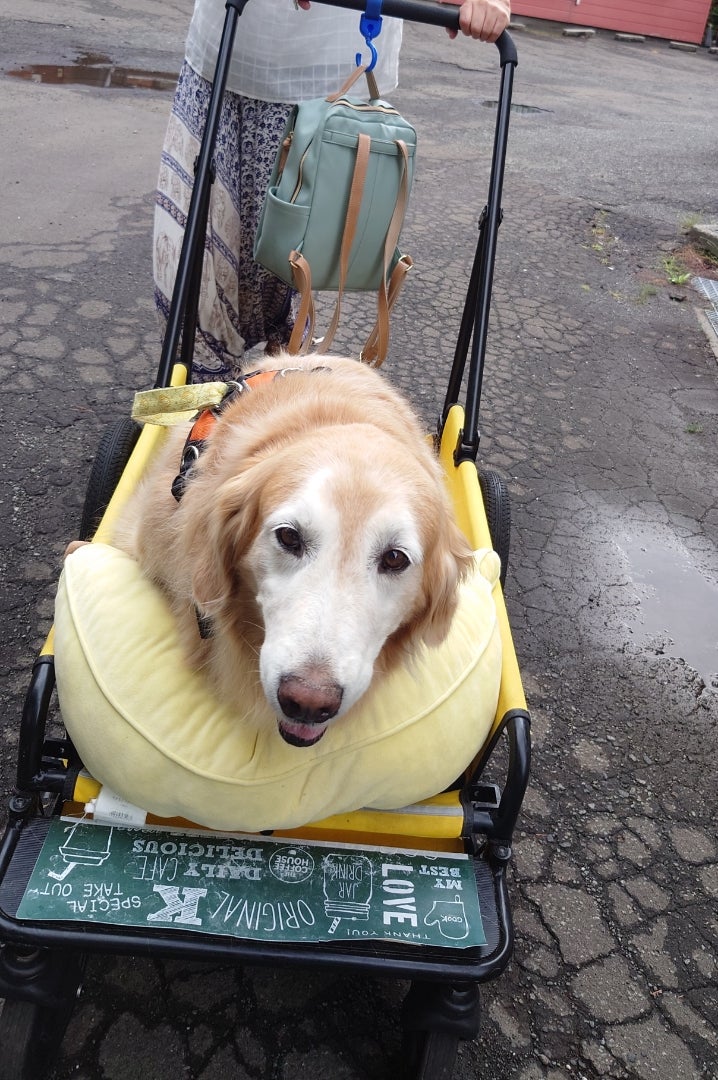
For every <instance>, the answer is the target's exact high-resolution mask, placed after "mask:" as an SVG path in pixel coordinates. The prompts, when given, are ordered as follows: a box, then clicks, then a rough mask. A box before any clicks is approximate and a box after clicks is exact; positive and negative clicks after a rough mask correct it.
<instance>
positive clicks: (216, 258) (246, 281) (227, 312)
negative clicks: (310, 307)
mask: <svg viewBox="0 0 718 1080" xmlns="http://www.w3.org/2000/svg"><path fill="white" fill-rule="evenodd" d="M211 89H212V87H211V83H209V82H208V81H207V80H206V79H203V78H202V77H201V76H200V75H198V74H197V73H196V72H195V71H194V70H193V69H192V68H191V67H190V66H189V64H187V63H186V62H185V63H184V65H183V67H182V70H181V72H180V76H179V80H178V84H177V90H176V92H175V98H174V104H173V106H172V113H171V116H170V121H169V125H168V128H167V136H166V138H165V143H164V147H163V151H162V159H161V165H160V175H159V180H158V184H157V194H156V207H155V227H154V260H153V261H154V279H155V304H156V306H157V310H158V312H159V313H160V316H161V319H162V320H163V321H164V323H166V320H167V316H168V314H169V306H170V297H171V295H172V289H173V286H174V280H175V275H176V272H177V263H178V260H179V255H180V250H181V247H182V238H183V236H184V226H185V222H186V219H187V213H188V210H189V203H190V196H191V192H192V183H193V169H194V161H195V159H196V157H197V155H198V153H199V146H200V141H201V138H202V132H203V130H204V124H205V119H206V116H207V108H208V105H209V97H210V93H211ZM290 107H291V106H289V105H284V104H275V103H272V102H266V101H255V100H252V99H249V98H244V97H241V96H239V95H237V94H232V93H226V94H225V97H224V102H223V105H222V112H221V118H220V123H219V131H218V134H217V143H216V148H215V166H216V179H215V182H214V184H213V185H212V194H211V203H210V211H209V225H208V229H207V238H206V241H205V252H204V263H203V269H202V286H201V290H200V299H199V316H198V323H199V326H198V333H197V340H196V345H195V357H194V363H193V375H192V377H193V379H194V381H195V382H201V381H203V380H205V381H206V380H211V379H227V378H232V377H233V376H235V375H237V374H238V372H239V371H240V369H241V367H242V360H243V356H244V353H245V352H246V351H248V350H249V349H251V348H253V347H254V346H255V345H256V344H258V343H259V342H266V343H267V351H268V352H273V351H276V349H277V348H278V347H280V346H281V345H284V344H286V342H287V341H288V340H289V336H290V334H291V331H292V324H293V321H292V296H293V293H292V289H291V288H290V287H289V286H288V285H286V284H285V283H284V282H283V281H280V280H279V278H276V277H275V276H274V275H273V274H270V273H269V272H268V271H267V270H264V269H263V268H262V267H260V266H258V265H257V264H256V263H255V262H254V260H253V258H252V248H253V244H254V234H255V232H256V229H257V224H258V222H259V216H260V214H261V211H262V205H263V202H264V195H265V192H266V189H267V185H268V183H269V177H270V174H271V171H272V165H273V162H274V157H275V154H276V150H277V146H278V145H279V140H280V138H281V134H282V131H283V129H284V124H285V122H286V119H287V116H288V114H289V110H290Z"/></svg>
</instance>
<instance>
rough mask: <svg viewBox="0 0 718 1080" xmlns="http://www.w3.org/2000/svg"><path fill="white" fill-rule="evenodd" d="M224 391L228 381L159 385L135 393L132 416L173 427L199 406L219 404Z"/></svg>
mask: <svg viewBox="0 0 718 1080" xmlns="http://www.w3.org/2000/svg"><path fill="white" fill-rule="evenodd" d="M226 393H227V383H224V382H207V383H191V384H190V385H189V386H161V387H158V388H157V389H155V390H140V391H139V392H138V393H136V394H135V400H134V403H133V405H132V419H133V420H136V421H137V422H138V423H140V424H158V425H159V426H160V427H172V425H173V424H181V423H182V422H183V421H185V420H191V419H192V417H193V416H194V415H195V414H196V413H198V412H200V410H202V409H210V408H212V407H213V406H215V405H219V404H220V402H221V401H222V399H223V398H224V397H225V395H226Z"/></svg>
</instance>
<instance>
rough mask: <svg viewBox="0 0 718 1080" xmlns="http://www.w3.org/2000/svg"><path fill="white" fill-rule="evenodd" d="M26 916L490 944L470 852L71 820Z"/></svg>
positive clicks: (29, 893) (275, 934) (59, 829)
mask: <svg viewBox="0 0 718 1080" xmlns="http://www.w3.org/2000/svg"><path fill="white" fill-rule="evenodd" d="M17 917H18V918H19V919H28V920H33V921H35V920H50V921H61V922H66V921H68V920H69V921H73V922H97V923H107V924H111V925H113V926H135V927H144V928H148V927H153V926H158V927H162V928H163V929H167V928H170V927H176V928H177V929H181V930H194V931H197V932H199V933H209V934H224V935H227V936H230V937H235V938H248V939H252V940H255V941H280V942H300V941H301V942H308V941H356V940H361V939H371V938H374V939H382V940H396V941H402V942H409V943H414V944H417V945H424V946H426V945H432V946H443V947H445V948H452V949H457V948H459V949H464V948H470V947H473V946H476V945H483V944H485V942H486V938H485V935H484V929H483V924H482V920H481V912H480V911H479V902H478V896H477V892H476V885H475V881H474V874H473V867H472V861H471V859H470V858H468V857H467V856H465V855H454V854H443V853H442V854H430V853H426V852H416V851H403V850H400V851H392V850H386V849H379V848H360V847H353V846H347V845H332V844H325V843H315V842H306V841H301V842H295V841H291V840H280V839H264V838H258V837H256V836H240V835H231V836H229V835H222V834H219V835H217V834H211V833H204V832H187V833H176V832H171V831H169V830H166V829H152V830H149V829H127V828H119V827H117V826H111V825H96V824H94V823H92V822H88V821H77V820H71V819H56V820H54V821H53V822H52V823H51V825H50V829H49V831H48V834H47V837H46V839H45V842H44V844H43V847H42V850H41V852H40V855H39V856H38V859H37V863H36V865H35V868H34V870H33V872H32V874H31V876H30V880H29V882H28V884H27V888H26V889H25V894H24V896H23V898H22V900H21V902H20V907H19V908H18V912H17Z"/></svg>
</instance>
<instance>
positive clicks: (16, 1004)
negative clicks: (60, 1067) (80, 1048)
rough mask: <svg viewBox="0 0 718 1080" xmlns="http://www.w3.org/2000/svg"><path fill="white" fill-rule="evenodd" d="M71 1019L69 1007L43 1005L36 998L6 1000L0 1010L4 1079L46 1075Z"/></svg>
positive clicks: (32, 1079)
mask: <svg viewBox="0 0 718 1080" xmlns="http://www.w3.org/2000/svg"><path fill="white" fill-rule="evenodd" d="M69 1019H70V1012H69V1011H68V1010H67V1009H49V1008H44V1007H43V1006H42V1005H36V1004H35V1002H33V1001H18V1000H14V999H8V1000H7V1001H5V1003H4V1005H3V1007H2V1013H0V1060H1V1061H2V1075H3V1080H38V1078H39V1077H41V1076H46V1075H47V1073H48V1071H49V1068H50V1066H51V1064H52V1061H53V1059H54V1056H55V1054H56V1053H57V1050H58V1049H59V1046H60V1043H61V1042H62V1037H63V1035H64V1033H65V1027H66V1025H67V1022H68V1020H69Z"/></svg>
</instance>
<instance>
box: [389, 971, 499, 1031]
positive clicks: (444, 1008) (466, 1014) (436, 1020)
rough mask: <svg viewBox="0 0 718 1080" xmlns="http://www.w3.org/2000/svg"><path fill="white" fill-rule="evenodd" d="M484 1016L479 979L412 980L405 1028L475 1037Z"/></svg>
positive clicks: (404, 1012) (406, 1000)
mask: <svg viewBox="0 0 718 1080" xmlns="http://www.w3.org/2000/svg"><path fill="white" fill-rule="evenodd" d="M480 1018H481V1001H480V997H479V987H478V984H477V983H469V982H465V983H455V984H452V983H433V982H412V984H411V987H410V988H409V992H408V994H407V995H406V997H405V998H404V1002H403V1005H402V1023H403V1026H404V1029H405V1031H443V1032H446V1033H447V1034H449V1035H455V1036H456V1037H457V1038H459V1039H474V1038H476V1036H477V1035H478V1033H479V1024H480Z"/></svg>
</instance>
